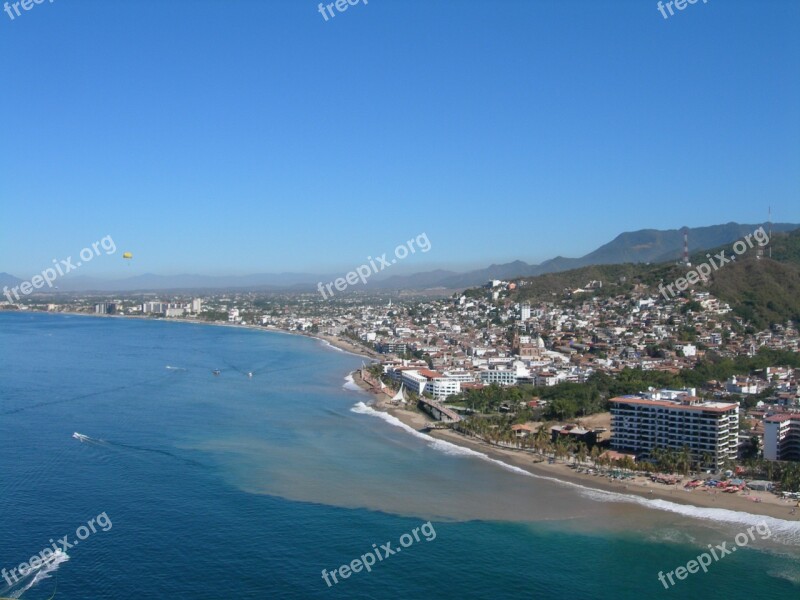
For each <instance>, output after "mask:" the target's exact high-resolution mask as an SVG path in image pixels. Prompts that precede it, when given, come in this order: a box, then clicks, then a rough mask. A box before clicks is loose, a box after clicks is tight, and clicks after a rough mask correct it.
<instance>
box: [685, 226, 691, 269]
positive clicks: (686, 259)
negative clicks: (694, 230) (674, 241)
mask: <svg viewBox="0 0 800 600" xmlns="http://www.w3.org/2000/svg"><path fill="white" fill-rule="evenodd" d="M683 264H684V265H686V266H687V267H691V266H692V263H690V262H689V228H688V227H684V228H683Z"/></svg>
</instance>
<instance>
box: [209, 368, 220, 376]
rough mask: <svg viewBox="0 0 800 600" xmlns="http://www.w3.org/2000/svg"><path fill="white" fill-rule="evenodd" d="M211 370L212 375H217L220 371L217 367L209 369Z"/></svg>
mask: <svg viewBox="0 0 800 600" xmlns="http://www.w3.org/2000/svg"><path fill="white" fill-rule="evenodd" d="M211 372H212V373H213V374H214V375H219V374H220V373H221V371H220V370H219V369H214V370H213V371H211Z"/></svg>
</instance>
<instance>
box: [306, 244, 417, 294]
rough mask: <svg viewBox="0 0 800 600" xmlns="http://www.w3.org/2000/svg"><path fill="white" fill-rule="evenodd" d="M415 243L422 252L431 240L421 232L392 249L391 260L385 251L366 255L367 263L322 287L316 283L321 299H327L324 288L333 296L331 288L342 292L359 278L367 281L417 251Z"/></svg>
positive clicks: (320, 283) (363, 281) (362, 281)
mask: <svg viewBox="0 0 800 600" xmlns="http://www.w3.org/2000/svg"><path fill="white" fill-rule="evenodd" d="M415 243H416V246H417V247H418V248H419V250H420V252H423V253H424V252H427V251H428V250H430V249H431V241H430V240H429V239H428V234H427V233H424V232H423V233H420V234H419V235H418V236H417V237H416V238H411V239H410V240H408V241H407V242H406V243H405V244H400V245H399V246H397V248H395V249H394V256H395V257H394V258H393V259H391V260H389V259H388V258H386V254H387V253H386V252H384V253H383V254H381V255H380V256H378V257H376V258H372V257H371V256H368V257H367V261H368V262H369V264H368V265H366V264H365V265H360V266H358V267H356V269H355V271H350V272H349V273H347V274H346V275H345V276H344V277H337V278H336V279H335V280H334V281H331V282H329V283H326V284H325V285H324V287H323V284H322V282H321V281H320V282H319V283H318V284H317V289H318V290H319V293H320V294H322V299H323V300H327V299H328V295H326V294H325V290H328V294H329V295H330V297H333V295H334V293H333V288H336V289H337V290H338V291H340V292H343V291H345V290H346V289H347V286H348V285H354V284H356V283H358V281H359V279H360V280H361V283H367V278H368V277H370V276H372V275H373V274H374V273H380V272H381V271H383V270H384V269H388V268H389V267H391V266H392V265H393V264H395V263H397V261H398V260H402V259H404V258H405V257H406V256H408V255H409V254H414V253H415V252H416V251H417V248H415V247H414V244H415Z"/></svg>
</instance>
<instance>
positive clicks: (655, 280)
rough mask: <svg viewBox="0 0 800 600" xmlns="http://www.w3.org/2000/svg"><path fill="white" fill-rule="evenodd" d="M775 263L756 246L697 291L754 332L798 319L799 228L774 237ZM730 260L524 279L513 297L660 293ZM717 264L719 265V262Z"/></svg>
mask: <svg viewBox="0 0 800 600" xmlns="http://www.w3.org/2000/svg"><path fill="white" fill-rule="evenodd" d="M770 246H771V249H772V258H769V256H768V252H767V251H765V253H764V256H763V257H760V256H759V253H758V252H757V250H756V249H757V248H758V246H756V247H754V248H752V249H748V250H747V251H746V252H744V253H742V254H741V255H738V256H737V257H736V259H735V260H731V261H729V262H728V263H727V264H724V265H722V266H721V267H719V269H718V270H715V271H712V273H711V275H710V278H709V283H708V284H698V285H697V286H694V288H695V289H699V290H706V291H708V292H710V293H711V294H713V295H714V296H716V297H718V298H719V299H720V300H722V301H724V302H727V303H728V304H730V306H731V308H732V309H733V313H734V314H735V315H737V316H740V317H742V318H743V319H745V320H747V321H749V322H750V323H751V324H752V325H753V326H754V327H756V328H759V329H760V328H764V327H767V326H769V325H771V324H774V323H780V324H784V323H786V321H787V320H794V321H798V320H800V229H797V230H795V231H792V232H789V233H773V235H772V240H771V244H770ZM722 251H724V252H725V255H726V256H727V257H730V256H731V255H732V254H733V253H732V252H731V246H730V245H728V246H722V247H719V248H716V249H713V250H711V251H708V252H706V251H703V252H700V253H697V254H694V255H692V256H691V257H690V259H691V262H692V265H693V266H692V267H686V266H685V265H682V264H676V263H661V264H641V263H636V264H634V263H628V264H621V265H592V266H588V267H582V268H579V269H573V270H571V271H564V272H562V273H548V274H545V275H539V276H537V277H525V278H521V279H517V280H515V281H514V283H515V284H516V289H514V290H512V291H511V292H510V293H509V298H510V299H511V300H514V301H518V302H523V301H532V302H536V301H546V300H550V301H552V300H555V299H561V298H566V297H579V298H580V297H587V296H591V295H594V296H598V297H605V296H618V295H624V294H629V293H631V292H634V291H642V292H649V293H653V294H659V293H660V292H659V285H660V284H664V285H667V284H670V283H673V282H674V281H675V280H677V279H678V278H680V277H685V276H686V274H687V273H688V272H689V271H691V270H694V269H696V268H697V265H699V264H701V263H707V262H708V261H709V258H708V255H711V257H712V258H713V257H714V256H715V255H716V254H717V253H719V252H722ZM715 262H718V261H715ZM593 281H595V282H602V287H597V288H595V289H590V290H587V291H584V292H576V290H579V289H584V288H586V287H587V286H588V285H589V284H590V282H593ZM485 293H486V290H484V289H480V288H477V289H472V290H468V291H467V292H466V294H467V296H472V297H480V296H483V295H485Z"/></svg>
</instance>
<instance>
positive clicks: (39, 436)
mask: <svg viewBox="0 0 800 600" xmlns="http://www.w3.org/2000/svg"><path fill="white" fill-rule="evenodd" d="M0 343H2V344H3V347H4V348H5V351H4V353H3V355H4V358H5V360H4V368H3V376H2V379H0V398H2V404H0V456H2V461H1V462H0V481H1V482H2V489H3V494H2V499H0V506H2V515H3V517H4V518H3V519H2V520H0V569H4V570H5V573H9V572H11V571H12V570H13V569H15V568H17V567H18V566H19V565H21V564H23V563H24V562H26V561H30V559H31V557H34V556H36V555H37V554H38V553H40V552H41V551H42V550H43V549H45V548H52V547H53V544H56V546H58V542H57V541H56V540H61V539H63V538H64V537H65V536H66V537H67V538H68V542H72V541H79V544H74V545H72V544H71V545H70V547H69V548H67V549H66V555H67V556H65V557H59V559H58V560H55V561H49V562H48V564H46V565H44V566H41V567H39V568H37V569H35V570H34V571H32V572H31V573H29V574H27V575H26V576H24V577H23V576H20V577H19V581H16V580H14V578H13V577H11V578H10V579H11V582H12V583H13V585H10V586H9V585H8V581H9V580H8V579H0V596H7V597H12V598H19V597H22V598H26V599H30V600H37V599H40V598H41V599H44V598H49V597H50V596H51V595H52V594H53V593H54V591H55V593H56V596H55V597H56V598H64V599H72V598H74V599H86V598H130V597H135V596H138V595H142V596H145V597H147V596H154V597H158V598H190V597H191V598H194V597H201V598H264V597H275V598H324V597H347V598H377V597H404V598H405V597H421V596H424V597H432V598H463V597H469V598H498V597H512V596H519V595H520V594H523V595H524V596H526V597H539V596H544V595H545V594H552V593H553V592H555V591H557V592H558V593H560V594H563V593H567V594H574V595H578V596H579V597H584V598H640V597H641V596H642V595H643V594H652V595H654V596H656V597H658V596H659V595H661V594H663V595H664V597H666V596H667V595H669V594H675V593H680V594H681V595H683V596H685V597H689V598H701V597H702V598H706V597H708V596H709V594H712V597H717V596H722V595H724V596H725V597H726V598H731V599H734V600H735V599H737V598H752V597H753V596H754V594H755V597H767V595H769V596H774V595H779V596H786V597H793V596H796V595H797V594H798V592H800V524H798V523H797V522H789V521H783V520H780V519H771V518H769V517H760V516H756V515H750V514H747V513H741V512H734V511H727V510H722V509H713V508H699V507H694V506H689V505H683V504H677V503H674V502H668V501H666V500H648V499H644V498H639V497H636V496H633V495H626V494H621V493H615V492H605V491H599V490H594V489H590V488H587V487H584V486H580V485H577V484H572V483H564V482H559V481H556V480H554V479H553V478H549V477H545V476H540V475H534V474H530V473H528V472H526V471H523V470H522V469H518V468H517V467H514V466H512V465H508V464H506V463H503V462H502V461H499V460H496V459H493V458H490V457H488V456H486V455H485V454H482V453H480V452H476V451H474V450H470V449H467V448H462V447H460V446H457V445H455V444H452V443H449V442H446V441H442V440H436V439H433V438H431V437H429V436H427V435H425V434H423V433H420V432H417V431H415V430H413V429H412V428H410V427H408V426H406V425H404V424H402V423H401V422H399V421H398V420H397V419H395V418H394V417H392V416H391V415H388V414H386V413H382V412H379V411H376V410H374V409H373V408H371V407H370V406H369V403H370V400H371V397H370V395H369V394H367V393H365V392H363V391H362V390H361V389H360V388H358V386H356V385H355V384H354V383H353V382H352V378H350V377H349V375H348V373H350V372H351V371H352V370H354V369H356V368H358V367H359V366H360V365H361V362H362V360H363V359H362V358H361V357H358V356H355V355H352V354H349V353H346V352H343V351H339V350H338V349H335V348H332V347H331V346H330V345H328V344H326V343H323V342H320V341H319V340H316V339H313V338H308V337H304V336H293V335H284V334H281V333H279V332H272V331H258V330H254V329H247V328H235V327H208V326H198V325H196V324H189V323H180V322H169V321H161V320H159V321H156V320H144V319H108V318H91V317H83V316H76V315H58V314H45V313H27V312H20V313H10V312H5V313H0ZM215 370H219V375H215V374H214V371H215ZM76 433H78V434H80V435H79V436H77V437H73V434H76ZM101 515H105V517H106V518H105V519H100V518H99V517H100V516H101ZM92 519H94V521H92ZM90 523H91V524H90ZM103 523H107V524H108V525H110V526H109V527H108V528H107V529H105V528H103V527H101V526H100V525H102V524H103ZM426 524H427V526H426ZM757 526H760V527H765V528H767V529H768V531H769V534H770V535H769V537H768V538H763V539H762V537H760V536H756V539H751V540H750V541H749V542H748V543H747V544H744V545H742V546H740V547H739V548H738V551H737V552H736V553H735V554H733V553H731V554H729V555H727V556H724V557H722V558H720V559H719V560H715V561H714V562H713V563H712V564H711V565H710V566H709V567H708V571H709V572H708V573H704V572H703V571H700V572H697V573H695V574H690V575H689V576H688V577H686V578H685V579H681V580H675V584H674V585H671V586H669V587H667V586H665V585H664V584H663V583H662V582H661V581H660V579H659V573H661V572H664V573H666V572H670V571H674V570H675V569H676V568H678V567H681V566H682V565H686V563H687V562H688V561H690V560H692V559H694V558H695V557H697V556H698V555H699V554H700V553H702V552H704V551H706V550H707V549H708V546H709V544H711V545H712V546H716V545H717V544H722V543H723V542H727V544H728V546H731V545H732V544H733V540H735V539H737V538H736V536H737V535H738V534H740V533H742V532H746V531H747V528H748V527H750V528H751V529H752V528H754V527H757ZM81 527H83V528H84V529H80V528H81ZM423 527H424V528H423ZM415 528H416V534H415ZM420 531H421V532H423V533H424V532H425V531H427V532H428V536H427V537H425V536H424V535H420V533H419V532H420ZM434 532H435V534H434V535H431V534H432V533H434ZM83 534H86V535H85V537H84V535H83ZM405 536H408V537H405ZM428 537H429V538H431V539H427V538H428ZM78 538H80V539H79V540H78ZM409 540H413V541H412V542H411V543H409V544H408V545H405V544H404V543H403V541H405V542H408V541H409ZM388 542H391V546H392V547H393V548H394V549H395V550H402V552H395V553H393V554H390V555H387V556H383V557H382V558H381V559H380V560H376V561H375V564H374V565H371V567H370V570H369V571H367V570H364V569H359V572H352V573H350V574H349V575H348V577H347V578H346V579H340V580H339V581H338V582H336V583H334V582H333V581H332V580H331V579H330V578H329V577H328V578H327V579H326V577H325V575H324V572H327V573H328V574H330V572H332V571H336V570H337V569H338V568H339V567H340V565H349V564H352V562H353V561H354V560H356V559H359V560H362V563H363V559H361V557H364V556H366V555H367V554H368V553H371V552H375V551H376V549H377V548H380V547H381V546H382V545H384V544H386V543H388ZM357 564H358V563H357ZM18 571H19V569H18ZM354 571H355V570H354ZM4 585H5V586H6V588H7V589H3V587H2V586H4ZM753 590H758V591H757V593H755V592H754V591H753Z"/></svg>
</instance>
